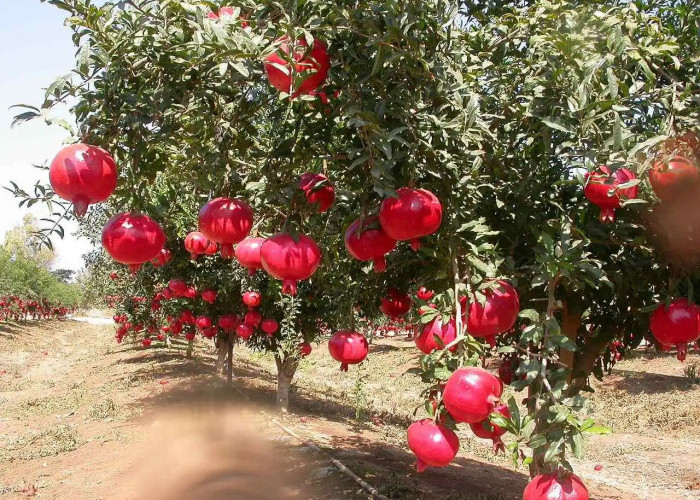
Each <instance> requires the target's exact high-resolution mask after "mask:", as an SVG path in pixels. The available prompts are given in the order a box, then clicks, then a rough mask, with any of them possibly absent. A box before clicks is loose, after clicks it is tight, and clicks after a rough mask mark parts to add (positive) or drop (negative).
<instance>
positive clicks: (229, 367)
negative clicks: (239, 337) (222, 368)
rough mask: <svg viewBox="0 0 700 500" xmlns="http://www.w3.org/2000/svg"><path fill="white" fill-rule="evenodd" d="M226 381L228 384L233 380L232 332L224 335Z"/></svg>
mask: <svg viewBox="0 0 700 500" xmlns="http://www.w3.org/2000/svg"><path fill="white" fill-rule="evenodd" d="M226 350H227V356H226V382H228V383H229V384H230V383H231V381H232V380H233V334H228V336H227V337H226Z"/></svg>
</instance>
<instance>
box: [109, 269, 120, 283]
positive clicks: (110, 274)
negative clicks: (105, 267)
mask: <svg viewBox="0 0 700 500" xmlns="http://www.w3.org/2000/svg"><path fill="white" fill-rule="evenodd" d="M109 279H111V280H112V281H116V280H118V279H119V274H117V273H116V272H114V271H112V272H111V273H109Z"/></svg>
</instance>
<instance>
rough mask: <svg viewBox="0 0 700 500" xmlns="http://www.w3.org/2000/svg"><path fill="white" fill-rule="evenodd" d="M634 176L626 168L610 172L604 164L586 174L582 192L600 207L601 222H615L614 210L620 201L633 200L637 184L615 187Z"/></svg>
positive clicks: (637, 189)
mask: <svg viewBox="0 0 700 500" xmlns="http://www.w3.org/2000/svg"><path fill="white" fill-rule="evenodd" d="M636 178H637V176H635V175H634V174H633V173H632V172H630V171H629V170H627V169H626V168H619V169H617V170H615V172H611V171H610V167H608V166H606V165H603V166H601V167H600V168H598V170H596V171H594V172H592V173H590V172H589V173H587V174H586V185H585V187H584V188H583V194H584V195H585V197H586V198H588V200H589V201H590V202H591V203H593V204H594V205H598V206H599V207H600V221H601V222H605V223H611V222H615V210H616V209H618V208H620V205H621V203H622V201H624V200H633V199H635V198H636V197H637V193H638V192H639V186H632V187H630V188H627V189H618V188H617V186H619V185H620V184H624V183H626V182H629V181H631V180H634V179H636Z"/></svg>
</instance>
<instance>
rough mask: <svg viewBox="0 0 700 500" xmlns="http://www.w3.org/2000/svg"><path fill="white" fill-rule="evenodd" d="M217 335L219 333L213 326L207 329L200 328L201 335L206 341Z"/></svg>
mask: <svg viewBox="0 0 700 500" xmlns="http://www.w3.org/2000/svg"><path fill="white" fill-rule="evenodd" d="M218 333H219V331H218V330H217V329H216V327H215V326H210V327H209V328H202V335H203V336H204V337H205V338H208V339H213V338H214V337H216V335H217V334H218Z"/></svg>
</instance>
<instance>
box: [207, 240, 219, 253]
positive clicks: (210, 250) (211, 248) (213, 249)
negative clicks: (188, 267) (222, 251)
mask: <svg viewBox="0 0 700 500" xmlns="http://www.w3.org/2000/svg"><path fill="white" fill-rule="evenodd" d="M218 251H219V245H217V244H216V243H214V242H213V241H210V242H209V244H208V245H207V249H206V250H204V255H216V252H218Z"/></svg>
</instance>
